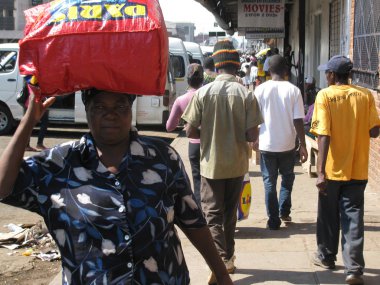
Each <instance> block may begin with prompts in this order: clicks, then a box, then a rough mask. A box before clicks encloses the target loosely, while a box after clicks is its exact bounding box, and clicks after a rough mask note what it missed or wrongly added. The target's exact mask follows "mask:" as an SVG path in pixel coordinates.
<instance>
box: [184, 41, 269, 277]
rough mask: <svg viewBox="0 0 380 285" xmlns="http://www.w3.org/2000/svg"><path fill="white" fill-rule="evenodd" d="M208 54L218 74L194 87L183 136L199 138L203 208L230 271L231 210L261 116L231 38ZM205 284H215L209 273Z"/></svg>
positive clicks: (233, 222) (232, 245) (233, 216)
mask: <svg viewBox="0 0 380 285" xmlns="http://www.w3.org/2000/svg"><path fill="white" fill-rule="evenodd" d="M213 59H214V63H215V67H216V69H217V72H218V76H217V77H216V79H215V81H213V82H212V83H209V84H207V85H205V86H203V87H201V88H200V89H198V90H197V92H196V93H195V94H194V96H193V98H192V100H191V102H190V104H189V105H188V107H187V108H186V110H185V112H184V114H183V115H182V118H183V119H184V120H185V121H186V122H187V126H186V134H187V136H188V137H190V138H199V137H200V139H201V205H202V210H203V212H204V215H205V217H206V220H207V224H208V226H209V228H210V230H211V234H212V237H213V239H214V243H215V245H216V247H217V249H218V252H219V255H220V256H221V257H222V259H223V261H224V262H225V264H226V268H227V270H228V272H229V273H233V272H234V270H235V263H234V261H235V255H234V253H235V241H234V235H235V228H236V220H237V217H236V211H237V206H238V201H239V197H240V190H241V187H242V182H243V178H244V175H245V174H246V173H247V171H248V154H249V151H250V150H249V148H248V144H247V141H250V142H253V141H254V140H256V138H257V135H258V128H257V127H258V125H259V124H260V123H262V117H261V114H260V110H259V107H258V105H257V101H256V99H255V98H254V97H253V96H252V93H251V92H249V91H248V89H247V88H245V87H244V86H243V85H242V84H240V83H238V81H237V78H236V76H235V75H236V72H237V70H238V69H239V68H240V60H239V54H238V52H237V51H236V50H235V49H234V47H233V45H232V42H230V41H228V40H224V41H220V42H217V43H216V45H215V46H214V53H213ZM211 270H212V269H211ZM208 283H209V284H215V283H216V279H215V274H214V273H213V272H212V273H211V274H210V277H209V280H208Z"/></svg>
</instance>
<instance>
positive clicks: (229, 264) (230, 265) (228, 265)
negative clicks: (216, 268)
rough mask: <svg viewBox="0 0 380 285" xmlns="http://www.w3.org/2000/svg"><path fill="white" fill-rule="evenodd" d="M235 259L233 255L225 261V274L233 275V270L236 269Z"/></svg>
mask: <svg viewBox="0 0 380 285" xmlns="http://www.w3.org/2000/svg"><path fill="white" fill-rule="evenodd" d="M235 259H236V256H235V255H233V256H232V257H231V258H230V259H229V260H227V261H226V262H224V264H225V265H226V268H227V272H228V273H229V274H233V273H235V269H236V266H235Z"/></svg>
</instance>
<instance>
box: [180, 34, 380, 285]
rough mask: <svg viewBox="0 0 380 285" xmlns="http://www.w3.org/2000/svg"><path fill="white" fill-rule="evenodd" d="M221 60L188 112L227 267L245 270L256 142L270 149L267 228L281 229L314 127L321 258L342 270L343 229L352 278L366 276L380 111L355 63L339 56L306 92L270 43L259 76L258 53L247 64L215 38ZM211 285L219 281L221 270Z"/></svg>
mask: <svg viewBox="0 0 380 285" xmlns="http://www.w3.org/2000/svg"><path fill="white" fill-rule="evenodd" d="M288 56H290V54H289V55H288ZM212 59H213V61H214V65H215V71H216V72H217V74H218V75H217V77H216V79H215V81H213V82H212V83H210V82H208V81H207V82H204V86H203V87H201V88H200V89H198V90H197V91H196V92H195V93H194V94H192V99H191V101H190V102H189V103H188V106H187V108H186V110H185V111H184V114H183V115H182V119H183V120H184V121H185V122H186V123H187V125H186V126H185V129H186V134H187V136H188V137H189V138H192V139H194V138H200V140H201V145H200V173H201V189H200V193H201V200H200V201H201V207H202V210H203V214H204V215H205V218H206V221H207V224H208V226H209V228H210V230H211V235H212V237H213V240H214V243H215V245H216V247H217V250H218V252H219V255H220V257H221V258H222V260H223V262H224V263H225V266H226V268H227V271H228V272H229V273H233V272H234V270H235V255H234V252H235V248H234V244H235V243H234V230H235V227H236V206H237V204H238V196H237V195H238V193H239V192H240V190H241V184H242V176H243V175H244V173H245V171H247V162H248V156H247V153H246V150H247V143H248V145H250V147H252V148H253V149H254V150H256V151H259V153H260V169H261V174H262V177H263V183H264V189H265V205H266V209H267V215H268V220H267V228H268V229H269V230H279V229H280V225H281V223H282V222H285V223H288V222H291V221H292V218H291V216H290V214H291V207H292V199H291V193H292V188H293V183H294V181H295V175H294V166H295V163H296V158H299V159H300V161H301V162H305V161H306V160H307V157H308V153H307V150H306V142H305V134H306V135H309V136H311V137H312V138H315V137H317V140H318V149H319V155H318V162H317V175H318V179H317V184H316V186H317V187H316V188H317V189H319V202H318V217H317V232H316V237H317V251H316V253H315V255H314V257H313V259H312V262H313V263H314V264H315V265H317V266H321V267H323V268H326V269H334V268H335V260H336V254H337V251H338V244H339V236H340V233H339V231H340V229H342V238H341V243H342V249H343V252H342V253H343V261H344V266H345V273H346V280H345V281H346V283H347V284H364V281H363V278H362V275H363V272H364V258H363V242H364V222H363V213H364V202H363V201H364V189H365V186H366V183H367V180H368V157H369V139H370V137H373V138H375V137H377V136H378V135H379V127H380V119H379V115H378V114H377V111H376V108H375V104H374V99H373V96H372V95H371V93H370V92H369V91H368V90H366V89H363V88H359V87H357V86H354V85H351V84H350V83H349V74H350V71H351V69H352V62H351V61H350V60H349V59H348V58H346V57H344V56H336V57H333V58H331V60H330V61H329V62H328V63H327V64H325V65H321V66H320V68H319V70H323V71H325V72H326V79H327V82H328V85H329V87H328V88H325V89H322V90H321V91H320V90H319V89H318V88H317V87H316V86H315V79H314V77H312V76H308V77H307V78H305V86H304V87H305V88H304V94H303V95H302V94H301V91H300V89H299V88H298V87H296V86H295V85H293V84H292V83H290V82H289V81H288V79H289V71H290V69H291V66H289V62H290V60H289V58H286V57H285V56H284V57H283V56H280V55H278V50H277V49H276V48H274V49H273V48H272V49H269V50H268V51H267V54H266V59H265V61H264V64H263V67H262V68H263V69H264V75H263V76H261V77H262V78H261V79H259V80H257V78H259V77H260V76H259V70H258V68H257V66H256V65H257V62H258V60H257V59H255V58H254V59H253V60H252V58H251V57H248V56H247V57H245V58H243V59H242V60H240V64H239V57H238V53H237V52H236V51H235V50H234V48H233V46H232V44H231V43H229V42H228V41H222V42H218V43H217V44H216V45H215V48H214V54H213V56H212ZM208 61H211V59H208ZM239 68H240V71H239ZM239 72H240V73H239ZM237 75H238V76H237ZM239 75H240V76H239ZM239 78H241V79H242V81H240V80H239ZM257 83H259V84H257ZM250 85H251V86H253V88H250ZM243 87H245V88H243ZM252 89H253V91H251V90H252ZM319 91H320V92H319ZM318 92H319V94H318V95H317V93H318ZM354 114H360V116H356V115H354ZM347 128H349V129H350V130H349V131H348V132H347V136H342V135H341V130H347ZM342 146H344V147H342ZM248 151H250V150H248ZM297 152H298V153H297ZM346 154H349V155H346ZM358 161H360V163H357V162H358ZM278 175H281V177H282V181H281V187H280V190H279V197H277V194H278V193H277V189H276V185H277V177H278ZM208 284H216V278H215V274H214V273H213V272H212V273H211V275H210V277H209V279H208Z"/></svg>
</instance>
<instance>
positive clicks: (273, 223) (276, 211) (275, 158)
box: [260, 150, 295, 228]
mask: <svg viewBox="0 0 380 285" xmlns="http://www.w3.org/2000/svg"><path fill="white" fill-rule="evenodd" d="M260 159H261V160H260V168H261V174H262V176H263V181H264V188H265V205H266V208H267V215H268V218H269V219H268V226H269V227H270V228H277V227H279V226H280V225H281V220H280V218H279V217H280V216H289V215H290V209H291V207H292V196H291V194H292V189H293V182H294V178H295V175H294V164H295V150H291V151H286V152H269V151H260ZM279 173H280V174H281V177H282V181H281V188H280V195H279V199H277V189H276V186H277V177H278V174H279Z"/></svg>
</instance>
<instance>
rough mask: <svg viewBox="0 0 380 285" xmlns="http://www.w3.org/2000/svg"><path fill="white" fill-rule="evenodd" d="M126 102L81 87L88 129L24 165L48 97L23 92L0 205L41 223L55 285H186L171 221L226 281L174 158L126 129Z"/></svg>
mask: <svg viewBox="0 0 380 285" xmlns="http://www.w3.org/2000/svg"><path fill="white" fill-rule="evenodd" d="M135 97H136V96H134V95H130V94H125V93H114V92H109V91H102V90H97V89H89V90H85V91H84V92H83V97H82V98H83V102H84V105H85V110H86V116H87V121H88V126H89V129H90V132H89V133H88V134H85V135H84V136H83V137H82V138H81V139H80V140H79V141H72V142H67V143H64V144H61V145H58V146H55V147H54V148H52V149H50V150H45V151H42V152H41V153H40V154H38V155H35V156H32V157H28V158H26V159H25V160H24V159H23V154H24V149H25V146H26V144H27V142H28V140H29V138H30V134H31V132H32V129H33V127H34V125H35V124H36V123H37V122H38V121H39V120H40V118H41V116H42V115H43V113H44V111H45V110H46V109H47V108H48V107H49V106H50V105H51V104H52V103H53V102H54V99H55V98H49V99H47V100H46V101H45V102H41V101H40V100H38V98H35V96H34V94H31V100H30V104H29V107H28V109H27V111H26V114H25V116H24V117H23V118H22V120H21V122H20V124H19V127H18V128H17V130H16V132H15V134H14V136H13V137H12V139H11V140H10V142H9V144H8V146H7V147H6V149H5V150H4V152H3V154H2V156H1V159H0V198H1V199H2V201H1V202H2V203H6V204H9V205H13V206H16V207H21V208H24V209H27V210H30V211H33V212H36V213H38V214H40V215H41V216H42V217H43V218H44V220H45V223H46V226H47V227H48V230H49V232H50V234H51V235H52V236H53V238H54V240H55V241H56V243H57V246H58V248H59V250H60V253H61V256H62V267H63V270H62V272H63V279H62V281H63V284H74V285H75V284H98V283H99V284H163V283H165V284H166V283H173V284H181V285H182V284H189V283H190V280H189V272H188V269H187V266H186V262H185V260H184V257H183V252H182V248H181V244H180V241H179V238H178V235H177V233H176V229H175V227H174V223H176V224H177V226H179V227H180V228H181V229H182V230H183V232H184V233H185V234H186V235H187V237H188V238H189V240H190V241H191V242H192V243H193V244H194V246H195V247H196V248H197V249H198V250H199V252H200V253H201V254H202V255H203V257H204V258H205V260H206V261H207V263H208V264H209V266H210V267H211V268H212V270H213V271H214V272H215V274H216V278H217V281H218V284H225V285H226V284H228V285H231V284H232V281H231V279H230V277H229V275H228V272H227V270H226V268H225V266H224V263H223V262H222V260H221V258H220V257H219V255H218V252H217V250H216V247H215V245H214V243H213V240H212V237H211V234H210V231H209V229H208V227H207V225H206V221H205V219H204V217H203V214H202V212H201V209H200V208H199V207H198V204H197V203H196V201H195V198H194V195H193V193H192V191H191V188H190V183H189V180H188V178H187V175H186V172H185V170H184V166H183V163H182V161H181V159H180V157H179V155H178V154H177V153H176V152H175V150H174V149H173V148H171V147H170V146H169V145H167V144H166V143H165V142H162V141H161V140H157V139H153V138H149V137H140V136H139V135H138V133H137V131H136V130H134V129H133V128H132V127H131V122H132V102H133V100H134V98H135ZM169 280H170V281H169Z"/></svg>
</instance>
